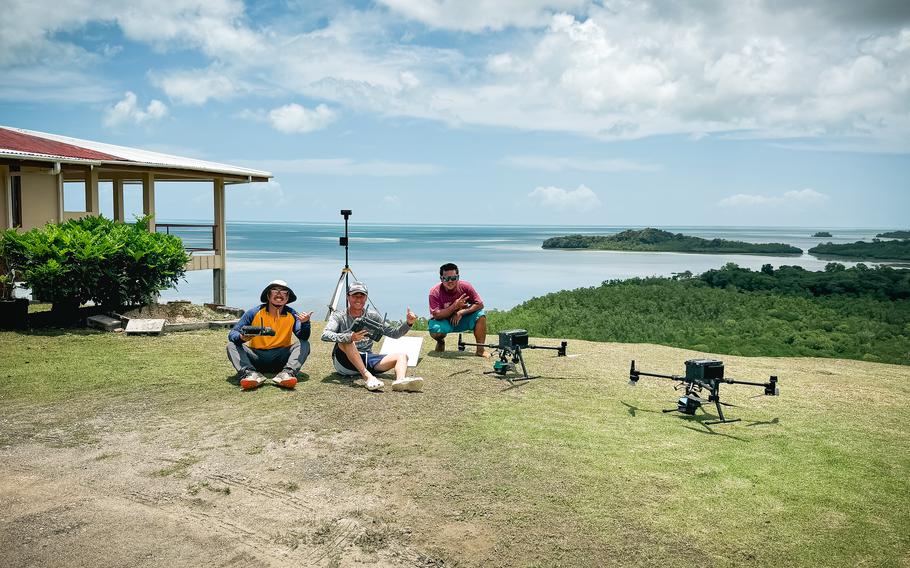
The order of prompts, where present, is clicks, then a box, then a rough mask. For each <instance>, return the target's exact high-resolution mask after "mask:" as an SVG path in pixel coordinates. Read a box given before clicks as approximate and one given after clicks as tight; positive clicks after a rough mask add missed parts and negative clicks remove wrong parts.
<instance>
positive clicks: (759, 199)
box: [717, 188, 828, 207]
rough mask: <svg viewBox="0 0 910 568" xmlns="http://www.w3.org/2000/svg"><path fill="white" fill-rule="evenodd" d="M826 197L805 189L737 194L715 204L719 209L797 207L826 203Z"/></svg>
mask: <svg viewBox="0 0 910 568" xmlns="http://www.w3.org/2000/svg"><path fill="white" fill-rule="evenodd" d="M827 199H828V196H827V195H825V194H824V193H820V192H818V191H815V190H814V189H810V188H806V189H799V190H791V191H787V192H785V193H784V194H783V195H756V194H747V193H737V194H736V195H731V196H729V197H725V198H723V199H721V200H720V201H718V202H717V204H718V205H719V206H721V207H754V206H779V205H797V204H805V203H810V204H811V203H821V202H823V201H827Z"/></svg>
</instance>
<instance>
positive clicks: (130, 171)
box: [0, 126, 272, 304]
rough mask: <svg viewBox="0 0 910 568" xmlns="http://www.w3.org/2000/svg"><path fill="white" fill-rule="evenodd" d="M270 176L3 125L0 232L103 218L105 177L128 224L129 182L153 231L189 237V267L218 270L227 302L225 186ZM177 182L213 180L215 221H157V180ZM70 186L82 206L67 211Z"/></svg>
mask: <svg viewBox="0 0 910 568" xmlns="http://www.w3.org/2000/svg"><path fill="white" fill-rule="evenodd" d="M271 177H272V174H271V173H269V172H265V171H260V170H253V169H249V168H241V167H238V166H231V165H228V164H219V163H216V162H207V161H203V160H197V159H193V158H184V157H181V156H171V155H168V154H161V153H158V152H151V151H148V150H143V149H139V148H128V147H125V146H115V145H113V144H105V143H103V142H94V141H91V140H80V139H78V138H70V137H68V136H61V135H57V134H49V133H46V132H35V131H31V130H24V129H21V128H12V127H8V126H0V230H5V229H8V228H16V229H22V230H28V229H32V228H34V227H41V226H44V225H45V224H47V223H61V222H64V221H67V220H69V219H76V218H79V217H83V216H85V215H100V214H101V212H100V207H99V183H101V182H103V183H104V185H105V187H107V186H108V185H110V187H111V191H112V193H113V204H114V208H113V211H114V214H113V216H114V219H115V220H118V221H125V219H124V211H123V187H124V185H125V184H138V185H141V186H142V212H143V214H145V215H151V216H152V223H151V224H150V230H152V231H155V230H158V231H166V232H173V233H174V234H177V235H178V236H181V238H183V239H184V245H185V246H186V247H187V250H188V251H190V252H191V253H192V256H191V258H190V262H189V263H188V264H187V270H212V279H213V290H214V293H213V295H214V301H215V303H218V304H223V303H224V301H225V297H226V293H227V282H226V279H225V256H226V244H227V239H226V232H225V231H226V228H225V191H224V189H225V185H228V184H237V183H250V182H265V181H268V180H269V179H271ZM173 181H183V182H187V181H191V182H200V183H203V184H206V185H209V184H210V187H211V188H212V196H213V199H212V207H213V211H214V215H213V217H214V223H213V224H212V225H189V224H160V223H159V224H156V223H155V222H154V221H155V184H156V183H159V182H173ZM64 183H81V184H82V185H83V186H84V188H85V207H84V209H85V210H84V211H68V210H65V209H64V198H63V197H64V191H63V188H64ZM181 232H182V233H185V234H186V235H188V237H184V236H183V235H181ZM209 234H210V235H211V237H210V238H208V237H207V235H209ZM200 236H201V238H200Z"/></svg>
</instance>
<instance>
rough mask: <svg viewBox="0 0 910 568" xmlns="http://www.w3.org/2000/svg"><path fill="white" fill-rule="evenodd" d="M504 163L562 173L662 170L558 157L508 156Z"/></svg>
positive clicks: (622, 161)
mask: <svg viewBox="0 0 910 568" xmlns="http://www.w3.org/2000/svg"><path fill="white" fill-rule="evenodd" d="M502 163H503V164H505V165H507V166H512V167H515V168H523V169H528V170H544V171H549V172H561V171H566V170H578V171H583V172H610V173H612V172H653V171H657V170H659V169H660V167H659V166H656V165H653V164H640V163H638V162H634V161H632V160H597V159H584V158H570V157H558V156H506V157H505V158H503V159H502Z"/></svg>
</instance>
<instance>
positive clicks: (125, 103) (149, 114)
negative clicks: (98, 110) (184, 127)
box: [104, 91, 167, 127]
mask: <svg viewBox="0 0 910 568" xmlns="http://www.w3.org/2000/svg"><path fill="white" fill-rule="evenodd" d="M165 116H167V106H166V105H165V104H164V103H162V102H161V101H159V100H157V99H153V100H152V102H150V103H149V104H148V106H147V107H146V108H145V109H144V110H143V109H142V108H140V107H139V105H138V101H137V99H136V94H135V93H133V92H132V91H127V92H126V94H125V96H124V97H123V100H121V101H120V102H118V103H117V104H115V105H114V106H112V107H110V108H108V109H107V110H106V111H105V112H104V125H105V126H109V127H114V126H120V125H121V124H126V123H133V124H145V123H148V122H155V121H158V120H161V119H162V118H164V117H165Z"/></svg>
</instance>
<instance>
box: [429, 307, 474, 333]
mask: <svg viewBox="0 0 910 568" xmlns="http://www.w3.org/2000/svg"><path fill="white" fill-rule="evenodd" d="M483 316H484V313H483V310H477V311H476V312H474V313H473V314H468V315H466V316H462V317H461V319H460V320H459V321H458V325H456V326H455V327H452V322H450V321H449V320H447V319H441V320H438V319H431V320H430V321H429V322H427V329H428V330H429V331H430V333H452V332H453V331H471V330H472V329H474V326H475V325H476V324H477V320H478V319H479V318H482V317H483Z"/></svg>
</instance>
